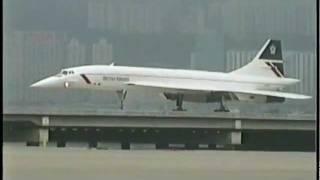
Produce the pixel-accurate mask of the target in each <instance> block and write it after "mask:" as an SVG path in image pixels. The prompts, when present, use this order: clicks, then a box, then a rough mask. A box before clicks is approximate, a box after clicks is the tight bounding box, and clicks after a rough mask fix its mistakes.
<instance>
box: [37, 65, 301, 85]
mask: <svg viewBox="0 0 320 180" xmlns="http://www.w3.org/2000/svg"><path fill="white" fill-rule="evenodd" d="M63 71H66V72H67V74H63V73H59V74H57V75H55V76H52V77H49V78H47V79H44V80H42V81H39V82H37V83H35V84H33V85H32V86H37V87H41V86H43V87H46V86H48V87H49V86H50V87H57V88H58V87H65V88H77V89H79V88H80V89H99V90H122V89H127V88H128V83H130V82H139V81H149V82H161V83H163V82H167V83H180V84H184V83H186V84H188V85H190V84H194V85H195V86H201V85H211V86H214V85H217V86H224V87H233V88H242V89H243V88H244V89H260V90H279V89H282V88H283V87H284V86H286V85H290V84H293V83H295V82H296V80H295V79H289V78H273V77H272V78H268V77H254V76H248V75H233V74H229V73H222V72H209V71H198V70H180V69H163V68H144V67H126V66H108V65H89V66H80V67H74V68H68V69H64V70H63ZM70 71H72V73H69V72H70ZM49 82H50V83H49ZM46 84H47V85H46Z"/></svg>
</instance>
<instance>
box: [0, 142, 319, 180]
mask: <svg viewBox="0 0 320 180" xmlns="http://www.w3.org/2000/svg"><path fill="white" fill-rule="evenodd" d="M3 153H4V179H8V180H20V179H21V180H22V179H23V180H42V179H47V180H57V179H59V180H61V179H68V180H70V179H76V180H82V179H83V180H87V179H112V180H125V179H130V180H141V179H156V180H162V179H181V180H189V179H190V180H191V179H196V178H200V179H211V180H212V179H224V180H229V179H230V180H234V179H237V180H239V179H240V180H242V179H243V180H245V179H246V180H247V179H281V180H286V179H288V180H289V179H290V180H291V179H306V180H307V179H315V176H316V167H315V153H305V152H254V151H201V150H200V151H199V150H198V151H182V150H176V151H170V150H164V151H162V150H130V151H125V150H97V149H87V148H81V147H76V148H55V147H47V148H39V147H25V146H12V145H4V147H3Z"/></svg>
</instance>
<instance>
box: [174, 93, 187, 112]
mask: <svg viewBox="0 0 320 180" xmlns="http://www.w3.org/2000/svg"><path fill="white" fill-rule="evenodd" d="M182 103H183V94H177V98H176V106H177V109H173V110H174V111H185V109H183V108H182Z"/></svg>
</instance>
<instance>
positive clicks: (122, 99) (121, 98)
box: [117, 89, 127, 110]
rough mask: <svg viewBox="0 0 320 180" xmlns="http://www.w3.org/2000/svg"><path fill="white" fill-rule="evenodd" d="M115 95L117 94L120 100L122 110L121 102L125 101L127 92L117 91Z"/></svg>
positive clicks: (121, 104)
mask: <svg viewBox="0 0 320 180" xmlns="http://www.w3.org/2000/svg"><path fill="white" fill-rule="evenodd" d="M117 94H118V97H119V99H120V109H121V110H123V107H124V106H123V102H124V100H125V99H126V96H127V90H124V89H123V90H119V91H117Z"/></svg>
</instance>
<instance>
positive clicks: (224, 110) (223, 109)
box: [214, 96, 230, 112]
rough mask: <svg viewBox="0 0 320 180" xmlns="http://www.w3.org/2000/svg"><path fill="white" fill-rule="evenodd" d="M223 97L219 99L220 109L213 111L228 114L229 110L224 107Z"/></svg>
mask: <svg viewBox="0 0 320 180" xmlns="http://www.w3.org/2000/svg"><path fill="white" fill-rule="evenodd" d="M223 101H224V96H221V98H220V107H219V109H215V110H214V112H230V110H229V109H228V108H227V107H226V106H225V105H224V103H223Z"/></svg>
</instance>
